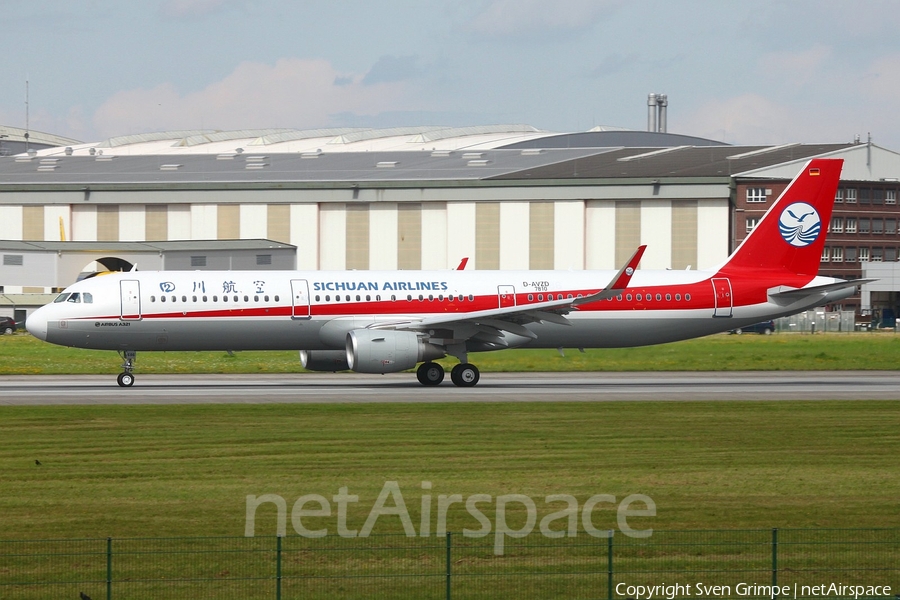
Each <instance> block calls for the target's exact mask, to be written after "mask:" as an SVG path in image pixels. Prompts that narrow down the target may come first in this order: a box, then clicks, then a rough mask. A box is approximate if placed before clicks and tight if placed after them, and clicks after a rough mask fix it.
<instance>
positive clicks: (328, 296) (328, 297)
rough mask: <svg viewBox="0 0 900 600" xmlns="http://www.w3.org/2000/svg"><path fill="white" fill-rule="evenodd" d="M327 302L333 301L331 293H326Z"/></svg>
mask: <svg viewBox="0 0 900 600" xmlns="http://www.w3.org/2000/svg"><path fill="white" fill-rule="evenodd" d="M325 302H331V294H326V295H325Z"/></svg>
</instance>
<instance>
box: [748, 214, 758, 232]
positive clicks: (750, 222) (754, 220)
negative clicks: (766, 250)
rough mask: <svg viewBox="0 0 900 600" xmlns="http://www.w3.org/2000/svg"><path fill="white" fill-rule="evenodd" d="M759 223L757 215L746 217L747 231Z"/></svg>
mask: <svg viewBox="0 0 900 600" xmlns="http://www.w3.org/2000/svg"><path fill="white" fill-rule="evenodd" d="M757 225H759V217H747V233H750V232H751V231H753V230H754V229H756V226H757Z"/></svg>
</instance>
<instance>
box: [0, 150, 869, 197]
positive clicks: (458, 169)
mask: <svg viewBox="0 0 900 600" xmlns="http://www.w3.org/2000/svg"><path fill="white" fill-rule="evenodd" d="M854 147H855V148H865V146H862V145H857V146H854V145H853V144H790V145H785V146H674V147H664V148H660V147H649V148H647V147H645V148H633V147H630V148H622V147H609V148H599V147H595V148H571V149H561V148H557V149H537V148H525V149H521V150H508V149H498V150H485V151H440V150H436V151H426V152H422V151H417V152H409V151H404V152H401V151H392V152H344V153H335V154H330V153H321V154H320V153H315V152H314V153H308V154H299V155H298V154H268V153H253V154H250V153H245V154H235V153H227V154H219V155H209V154H188V155H183V156H177V157H173V156H158V155H139V156H107V155H103V156H95V157H90V156H83V155H82V156H62V157H35V158H31V157H28V156H18V157H15V158H14V159H13V158H6V159H2V160H0V190H2V189H4V188H6V189H7V190H9V189H12V188H17V187H26V188H32V189H33V188H35V187H38V188H42V187H49V188H56V187H60V186H62V187H66V186H68V187H70V188H71V187H76V186H77V189H84V190H86V191H87V190H88V189H89V188H90V189H102V188H103V187H104V185H109V186H111V187H116V188H121V187H122V186H128V187H134V188H139V189H145V188H170V187H181V186H190V187H195V188H196V187H198V186H199V187H202V188H204V189H213V188H223V187H233V186H240V187H243V186H256V187H266V188H272V187H284V186H291V187H306V186H329V185H340V186H342V187H343V186H346V185H348V184H350V185H355V184H372V185H379V184H383V185H398V184H399V185H421V184H422V182H426V181H432V182H451V181H452V182H475V181H512V180H518V181H523V180H524V181H553V180H557V181H562V180H569V181H572V182H575V181H579V180H597V179H621V178H660V177H677V178H692V177H693V178H729V177H732V176H736V175H740V174H742V173H748V172H752V171H758V170H759V169H762V168H765V167H772V166H774V165H779V164H784V163H787V162H791V161H796V160H800V159H805V158H810V157H813V156H821V155H824V154H829V153H836V152H841V151H847V150H848V149H852V148H854Z"/></svg>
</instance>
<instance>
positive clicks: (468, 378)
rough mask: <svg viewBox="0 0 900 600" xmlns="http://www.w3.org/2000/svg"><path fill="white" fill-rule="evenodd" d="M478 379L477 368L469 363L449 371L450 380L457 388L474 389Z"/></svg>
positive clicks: (479, 375)
mask: <svg viewBox="0 0 900 600" xmlns="http://www.w3.org/2000/svg"><path fill="white" fill-rule="evenodd" d="M479 379H481V373H479V372H478V367H476V366H475V365H472V364H469V363H460V364H458V365H456V366H455V367H453V370H452V371H450V380H451V381H453V383H454V384H455V385H458V386H459V387H474V385H475V384H476V383H478V380H479Z"/></svg>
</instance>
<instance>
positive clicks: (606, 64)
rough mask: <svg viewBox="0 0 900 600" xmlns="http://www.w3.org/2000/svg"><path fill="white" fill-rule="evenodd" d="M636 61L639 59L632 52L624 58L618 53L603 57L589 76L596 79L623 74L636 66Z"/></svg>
mask: <svg viewBox="0 0 900 600" xmlns="http://www.w3.org/2000/svg"><path fill="white" fill-rule="evenodd" d="M638 60H639V57H638V55H637V53H634V52H632V53H630V54H627V55H624V56H623V55H621V54H619V53H615V54H609V55H607V56H604V57H603V60H601V61H600V64H599V65H597V66H596V67H595V68H594V69H593V70H592V71H591V74H592V75H594V76H596V77H606V76H607V75H616V74H618V73H623V72H625V71H627V70H628V69H630V68H632V67H633V66H634V65H635V64H637V62H638Z"/></svg>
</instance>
